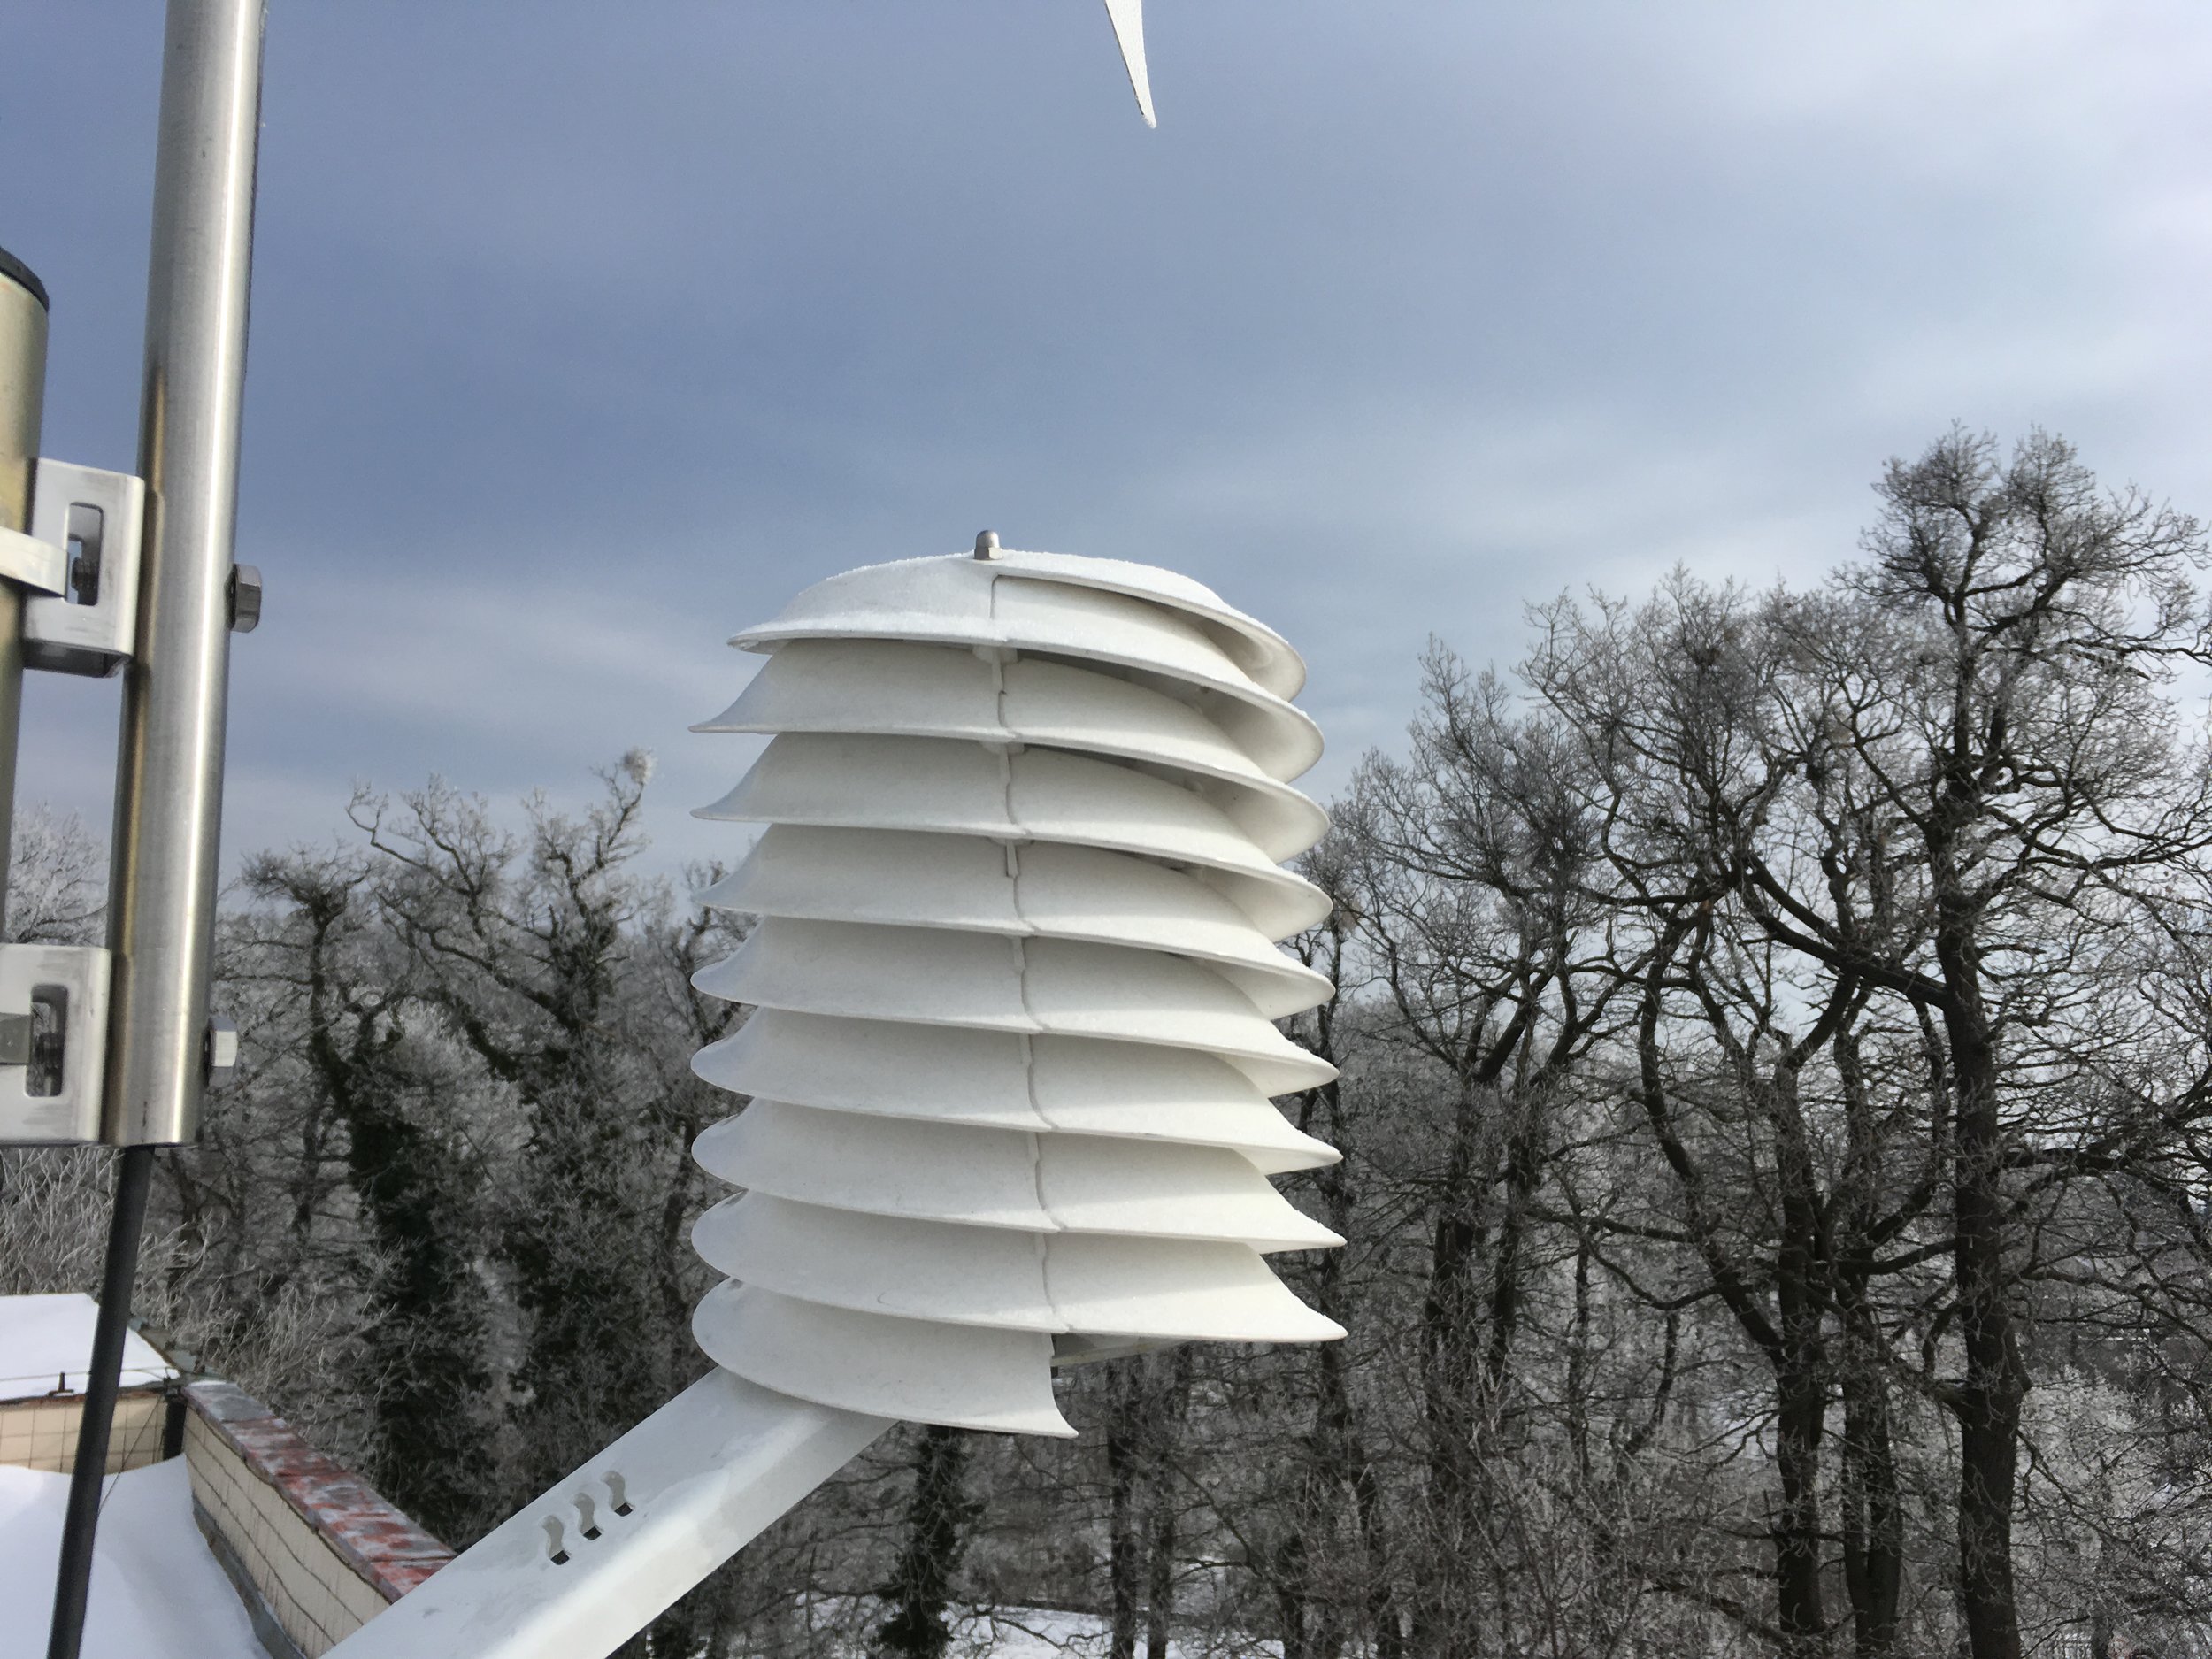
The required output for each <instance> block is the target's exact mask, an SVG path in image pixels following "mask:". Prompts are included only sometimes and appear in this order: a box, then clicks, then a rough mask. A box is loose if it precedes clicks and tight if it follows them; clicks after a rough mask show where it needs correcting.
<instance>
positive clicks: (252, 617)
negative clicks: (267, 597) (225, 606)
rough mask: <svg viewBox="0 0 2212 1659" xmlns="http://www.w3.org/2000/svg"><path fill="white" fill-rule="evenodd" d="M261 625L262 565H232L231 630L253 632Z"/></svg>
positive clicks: (238, 632) (233, 631) (235, 632)
mask: <svg viewBox="0 0 2212 1659" xmlns="http://www.w3.org/2000/svg"><path fill="white" fill-rule="evenodd" d="M259 626H261V567H260V566H259V565H232V566H231V567H230V631H231V632H232V633H233V634H251V633H252V632H253V631H254V630H255V629H256V628H257V627H259Z"/></svg>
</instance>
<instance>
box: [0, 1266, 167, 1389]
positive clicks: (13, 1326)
mask: <svg viewBox="0 0 2212 1659" xmlns="http://www.w3.org/2000/svg"><path fill="white" fill-rule="evenodd" d="M98 1317H100V1305H99V1303H97V1302H94V1301H93V1300H92V1298H91V1297H89V1296H87V1295H83V1294H80V1293H78V1292H75V1291H71V1292H68V1293H67V1294H62V1295H58V1296H0V1401H5V1400H35V1399H37V1398H38V1397H39V1396H40V1395H42V1394H54V1393H57V1392H59V1393H64V1394H82V1393H83V1392H84V1386H85V1369H86V1367H87V1366H88V1365H89V1364H90V1363H91V1362H92V1326H93V1323H94V1321H95V1320H96V1319H97V1318H98ZM176 1374H177V1368H176V1367H175V1366H173V1365H172V1364H171V1363H169V1362H168V1361H167V1360H165V1359H164V1358H163V1357H162V1356H161V1352H160V1350H159V1349H157V1348H155V1347H154V1346H153V1344H152V1343H150V1342H149V1341H147V1340H145V1339H144V1338H143V1337H142V1336H140V1335H139V1334H138V1333H136V1332H135V1331H133V1332H131V1333H128V1334H127V1335H126V1336H125V1337H124V1338H123V1386H124V1387H126V1388H145V1387H150V1386H154V1385H156V1384H158V1383H160V1382H163V1381H165V1380H166V1379H169V1378H171V1377H174V1376H175V1375H176Z"/></svg>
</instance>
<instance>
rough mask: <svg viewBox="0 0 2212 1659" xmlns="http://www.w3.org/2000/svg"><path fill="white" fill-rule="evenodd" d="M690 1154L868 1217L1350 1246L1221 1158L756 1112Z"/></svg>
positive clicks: (776, 1110)
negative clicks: (896, 1217) (1343, 1243)
mask: <svg viewBox="0 0 2212 1659" xmlns="http://www.w3.org/2000/svg"><path fill="white" fill-rule="evenodd" d="M692 1155H693V1156H695V1158H697V1159H698V1161H699V1165H700V1167H701V1168H702V1169H704V1170H705V1171H707V1172H708V1173H709V1174H710V1175H713V1176H715V1177H717V1178H718V1179H722V1180H726V1181H728V1182H730V1183H731V1184H732V1185H733V1186H737V1187H745V1188H747V1189H749V1190H750V1191H754V1192H762V1193H767V1194H772V1195H773V1196H775V1197H778V1198H787V1199H791V1200H794V1201H795V1202H800V1203H805V1204H819V1205H826V1206H827V1207H829V1208H831V1209H833V1210H859V1211H863V1212H864V1213H866V1214H869V1215H877V1216H904V1217H911V1218H913V1219H917V1220H928V1221H954V1222H959V1223H961V1224H963V1225H967V1226H971V1227H1006V1228H1012V1229H1016V1230H1018V1231H1025V1232H1029V1233H1114V1234H1118V1235H1121V1236H1124V1237H1130V1238H1157V1239H1211V1240H1223V1241H1229V1242H1235V1243H1240V1244H1245V1245H1249V1246H1250V1247H1251V1248H1254V1249H1256V1250H1261V1251H1271V1250H1308V1249H1315V1248H1321V1247H1323V1246H1326V1245H1332V1244H1340V1243H1342V1242H1343V1240H1341V1239H1340V1238H1338V1237H1337V1235H1336V1234H1335V1233H1332V1232H1330V1231H1329V1229H1328V1228H1326V1227H1325V1226H1323V1225H1321V1224H1320V1223H1319V1222H1317V1221H1314V1220H1311V1219H1310V1218H1309V1217H1306V1216H1303V1215H1302V1214H1300V1213H1299V1211H1298V1210H1296V1209H1295V1208H1294V1207H1293V1206H1292V1205H1291V1204H1290V1203H1289V1202H1288V1201H1286V1199H1285V1198H1284V1197H1283V1195H1282V1194H1280V1193H1279V1192H1277V1191H1276V1190H1275V1189H1274V1187H1271V1186H1270V1185H1269V1184H1268V1181H1267V1178H1266V1177H1265V1176H1263V1175H1262V1174H1261V1173H1260V1172H1259V1171H1257V1170H1256V1169H1254V1168H1253V1167H1252V1165H1251V1164H1249V1163H1248V1162H1247V1161H1246V1160H1245V1159H1243V1158H1241V1157H1239V1156H1237V1155H1236V1154H1235V1153H1234V1152H1232V1151H1229V1150H1227V1149H1226V1148H1221V1147H1200V1146H1173V1145H1168V1144H1164V1143H1162V1142H1158V1141H1101V1140H1095V1139H1094V1138H1092V1137H1090V1136H1088V1135H1073V1134H1060V1133H1052V1134H1030V1133H1024V1132H1022V1131H1020V1130H1010V1129H971V1128H967V1127H964V1126H956V1125H950V1124H941V1123H917V1122H915V1121H913V1120H911V1119H909V1118H868V1117H863V1116H861V1115H859V1114H858V1113H855V1112H834V1111H818V1110H815V1109H813V1108H812V1107H808V1106H794V1105H791V1104H789V1103H788V1102H783V1101H768V1100H756V1101H755V1102H753V1103H752V1104H751V1105H750V1106H749V1107H747V1108H746V1109H745V1110H743V1111H741V1112H740V1113H739V1114H738V1115H737V1116H736V1117H734V1118H725V1119H723V1120H722V1121H721V1122H720V1123H718V1124H716V1125H713V1126H712V1127H711V1128H710V1129H708V1130H707V1131H706V1133H703V1134H702V1135H701V1136H700V1137H699V1139H698V1141H697V1143H696V1144H695V1146H694V1147H693V1148H692Z"/></svg>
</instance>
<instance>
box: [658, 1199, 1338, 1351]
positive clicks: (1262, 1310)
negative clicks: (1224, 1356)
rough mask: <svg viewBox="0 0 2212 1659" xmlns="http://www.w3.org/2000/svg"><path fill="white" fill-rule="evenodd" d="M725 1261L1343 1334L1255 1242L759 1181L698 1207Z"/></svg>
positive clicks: (1130, 1324) (927, 1294)
mask: <svg viewBox="0 0 2212 1659" xmlns="http://www.w3.org/2000/svg"><path fill="white" fill-rule="evenodd" d="M692 1242H693V1244H694V1245H695V1247H696V1248H697V1249H698V1252H699V1255H700V1256H701V1257H702V1258H703V1260H704V1261H705V1262H706V1263H707V1264H708V1265H709V1266H710V1267H711V1268H713V1269H714V1270H715V1271H717V1272H721V1273H726V1274H728V1275H729V1276H730V1277H731V1278H733V1279H742V1280H744V1281H745V1282H746V1283H748V1284H751V1285H759V1286H763V1287H764V1288H765V1289H768V1290H772V1291H774V1292H775V1293H776V1294H779V1295H783V1296H793V1297H797V1298H799V1299H801V1300H803V1301H807V1302H824V1303H826V1304H827V1305H829V1306H831V1307H836V1308H853V1309H856V1310H860V1311H862V1312H870V1313H887V1314H896V1315H899V1316H901V1317H907V1318H919V1319H948V1320H950V1321H952V1322H953V1323H955V1324H957V1325H991V1326H998V1327H1003V1328H1007V1329H1012V1330H1025V1331H1048V1332H1055V1333H1057V1332H1078V1331H1081V1332H1114V1333H1120V1334H1125V1335H1132V1336H1141V1337H1147V1338H1150V1339H1153V1340H1171V1341H1190V1340H1205V1341H1217V1342H1316V1341H1325V1340H1329V1339H1331V1338H1333V1337H1336V1336H1340V1335H1342V1334H1343V1332H1342V1329H1341V1327H1340V1326H1339V1325H1337V1324H1336V1323H1335V1322H1334V1321H1333V1320H1331V1319H1327V1318H1325V1317H1322V1316H1321V1315H1319V1314H1317V1313H1315V1312H1314V1311H1313V1310H1311V1309H1310V1308H1308V1307H1307V1306H1306V1305H1305V1304H1304V1303H1303V1302H1300V1301H1299V1300H1298V1299H1297V1297H1295V1296H1294V1295H1292V1294H1290V1292H1289V1291H1288V1290H1286V1289H1285V1288H1284V1287H1283V1286H1282V1284H1281V1282H1280V1281H1279V1280H1278V1279H1276V1277H1275V1275H1274V1274H1273V1273H1272V1272H1271V1271H1269V1270H1268V1267H1267V1263H1266V1262H1265V1261H1264V1260H1263V1259H1262V1258H1261V1256H1259V1255H1257V1254H1256V1252H1255V1251H1253V1250H1252V1249H1251V1248H1249V1247H1248V1246H1246V1245H1242V1244H1233V1243H1231V1244H1225V1243H1216V1242H1210V1241H1193V1240H1181V1239H1125V1238H1110V1237H1105V1236H1102V1235H1098V1234H1094V1233H1055V1234H1052V1235H1051V1236H1049V1237H1048V1238H1046V1239H1044V1240H1042V1248H1039V1241H1038V1240H1035V1239H1033V1238H1032V1237H1030V1236H1028V1235H1026V1234H1024V1233H1013V1232H1008V1231H1004V1230H1002V1229H997V1228H987V1227H967V1226H958V1225H949V1224H946V1223H943V1222H937V1221H913V1220H907V1219H902V1218H900V1217H887V1216H873V1215H862V1214H857V1213H856V1212H854V1211H851V1210H826V1209H821V1208H818V1207H817V1206H815V1205H812V1204H803V1203H794V1202H791V1201H789V1200H787V1199H782V1198H774V1197H771V1196H770V1195H768V1194H765V1193H752V1194H747V1195H746V1196H744V1197H741V1198H732V1199H726V1200H725V1201H724V1202H721V1203H719V1204H717V1205H716V1206H715V1207H714V1208H713V1209H711V1210H708V1211H707V1212H706V1214H705V1215H703V1216H702V1217H700V1218H699V1222H698V1225H697V1226H696V1227H695V1229H694V1230H693V1232H692Z"/></svg>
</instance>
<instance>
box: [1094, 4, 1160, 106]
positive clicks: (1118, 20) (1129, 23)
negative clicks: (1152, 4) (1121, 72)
mask: <svg viewBox="0 0 2212 1659" xmlns="http://www.w3.org/2000/svg"><path fill="white" fill-rule="evenodd" d="M1106 15H1107V16H1108V17H1109V18H1110V19H1113V24H1114V39H1115V40H1116V41H1117V42H1119V43H1120V46H1121V61H1122V64H1123V65H1124V66H1125V67H1126V68H1127V69H1128V71H1129V88H1130V90H1131V91H1133V92H1134V93H1135V94H1136V95H1137V110H1138V112H1139V113H1140V114H1141V115H1142V116H1143V117H1144V124H1145V125H1146V126H1147V127H1157V126H1159V124H1160V123H1159V120H1158V118H1156V116H1155V115H1154V114H1153V113H1152V77H1151V76H1150V75H1148V74H1147V73H1145V66H1144V0H1106Z"/></svg>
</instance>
